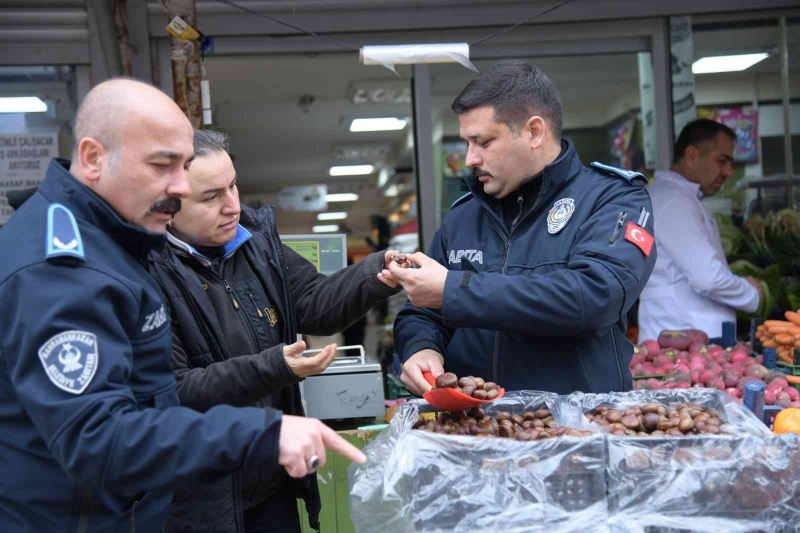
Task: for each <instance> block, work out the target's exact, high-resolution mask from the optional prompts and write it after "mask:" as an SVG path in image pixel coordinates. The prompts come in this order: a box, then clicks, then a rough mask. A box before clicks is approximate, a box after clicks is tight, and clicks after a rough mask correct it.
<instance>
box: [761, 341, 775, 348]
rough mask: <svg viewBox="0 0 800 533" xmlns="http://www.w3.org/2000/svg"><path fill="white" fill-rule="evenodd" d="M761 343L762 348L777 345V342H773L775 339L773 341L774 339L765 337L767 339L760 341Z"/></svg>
mask: <svg viewBox="0 0 800 533" xmlns="http://www.w3.org/2000/svg"><path fill="white" fill-rule="evenodd" d="M761 345H762V346H763V347H764V348H776V347H777V346H778V345H777V344H775V341H774V340H772V339H767V340H765V341H762V342H761Z"/></svg>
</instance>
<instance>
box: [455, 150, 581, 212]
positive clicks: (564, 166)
mask: <svg viewBox="0 0 800 533" xmlns="http://www.w3.org/2000/svg"><path fill="white" fill-rule="evenodd" d="M582 168H583V164H582V163H581V160H580V158H579V157H578V154H577V152H576V151H575V148H574V147H573V146H572V143H571V142H569V141H568V140H567V139H561V153H560V154H559V155H558V157H557V158H556V159H555V161H553V162H552V163H550V164H549V165H546V166H545V167H544V168H543V169H542V171H541V172H539V173H538V174H536V175H534V176H531V177H529V178H526V179H525V180H524V181H523V184H527V183H530V182H531V181H533V180H535V179H541V180H542V185H541V188H540V189H539V198H547V197H548V196H549V195H550V194H551V193H552V192H553V191H556V190H558V189H561V188H562V187H564V186H565V185H566V184H567V183H569V182H570V181H571V180H572V179H573V178H575V176H577V175H578V174H580V172H581V169H582ZM465 181H466V182H467V185H468V186H469V189H470V191H471V192H472V194H473V196H475V198H476V199H477V200H478V201H479V202H480V203H481V204H482V205H483V206H484V207H485V208H486V209H487V210H488V211H489V212H490V213H492V215H493V216H494V217H496V218H497V222H498V223H500V225H501V226H503V227H505V225H504V223H503V220H502V208H501V204H500V201H499V200H497V199H496V198H494V197H492V196H489V195H488V194H486V193H485V192H483V185H481V183H480V181H478V178H476V177H475V176H474V175H472V176H469V177H467V178H466V180H465ZM535 207H536V206H535V205H532V206H531V208H535ZM528 213H529V212H528ZM528 213H526V216H527V214H528Z"/></svg>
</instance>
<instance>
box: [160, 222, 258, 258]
mask: <svg viewBox="0 0 800 533" xmlns="http://www.w3.org/2000/svg"><path fill="white" fill-rule="evenodd" d="M252 236H253V234H252V233H250V232H249V231H248V230H247V228H245V227H244V226H242V225H241V224H237V225H236V235H234V237H233V239H231V240H229V241H228V242H226V243H225V245H224V246H223V249H224V254H223V258H225V259H227V258H229V257H230V256H232V255H233V254H234V252H236V250H238V249H239V248H241V247H242V245H244V243H246V242H247V241H249V240H250V238H251V237H252ZM167 240H168V241H169V243H170V244H171V245H173V246H175V247H176V248H178V249H180V250H183V251H184V252H186V253H187V254H189V255H190V256H192V257H194V258H196V259H197V260H198V261H200V262H201V263H202V264H204V265H205V266H207V267H209V266H211V264H212V261H211V260H210V259H209V258H208V257H206V256H205V255H203V254H202V253H200V252H199V251H198V250H197V248H195V247H194V246H192V245H191V244H189V243H188V242H185V241H182V240H181V239H179V238H178V237H176V236H175V235H173V234H172V233H171V232H169V231H168V232H167Z"/></svg>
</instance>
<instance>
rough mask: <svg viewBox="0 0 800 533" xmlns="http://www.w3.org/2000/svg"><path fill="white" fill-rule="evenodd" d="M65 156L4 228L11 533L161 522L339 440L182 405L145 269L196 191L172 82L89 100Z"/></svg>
mask: <svg viewBox="0 0 800 533" xmlns="http://www.w3.org/2000/svg"><path fill="white" fill-rule="evenodd" d="M74 134H75V135H74V137H75V148H74V151H73V157H72V159H73V160H72V162H71V163H70V162H69V161H65V160H58V159H56V160H54V161H52V162H51V164H50V167H49V168H48V171H47V175H46V177H45V179H44V181H43V182H42V183H41V185H40V187H39V188H38V191H36V192H35V193H34V194H33V196H32V197H31V198H29V199H28V200H27V201H26V202H25V203H24V204H23V205H22V206H21V207H20V208H19V209H18V210H17V211H16V213H15V214H14V215H13V216H12V217H11V218H10V220H9V221H8V224H6V225H5V226H4V227H3V228H2V230H0V248H1V249H2V250H5V251H6V252H7V253H5V255H4V256H3V261H2V263H0V301H2V302H3V312H2V313H0V331H2V332H3V336H2V338H0V463H2V472H3V475H2V476H1V477H0V531H123V530H128V531H134V530H137V531H159V530H160V529H161V527H162V525H163V524H164V521H165V520H166V517H167V511H168V507H169V504H170V502H171V499H172V492H173V490H174V489H175V488H176V487H179V486H187V485H194V484H197V483H202V482H204V481H208V480H212V479H218V478H220V477H222V476H224V475H226V474H229V473H231V472H234V471H238V470H240V469H243V468H244V469H256V470H257V469H262V468H264V467H265V465H273V466H277V465H281V466H282V467H283V468H285V469H286V471H287V473H288V474H289V475H290V476H292V477H295V478H303V477H304V476H306V475H307V474H308V472H309V471H312V470H313V469H314V468H315V467H317V466H320V465H322V464H324V462H325V449H326V448H333V449H335V450H337V451H339V452H340V453H343V454H344V455H345V456H346V457H348V458H350V459H352V460H355V461H359V462H361V461H364V460H365V457H364V455H363V454H362V453H361V452H360V451H359V450H357V449H356V448H354V447H352V446H351V445H349V444H348V443H347V442H345V441H344V440H343V439H341V438H340V437H339V436H338V435H336V433H335V432H333V431H332V430H331V429H329V428H327V427H326V426H324V425H323V424H322V423H321V422H319V421H318V420H311V419H306V418H303V417H296V416H290V415H286V416H282V415H281V413H280V412H279V411H276V410H274V409H264V408H249V407H245V408H236V407H230V406H217V407H215V408H213V409H209V410H207V411H206V412H205V413H198V412H196V411H193V410H191V409H188V408H185V407H179V406H178V395H177V393H176V382H175V376H174V374H173V373H172V370H171V368H170V366H169V354H170V351H171V347H172V341H171V335H170V326H169V317H168V315H167V313H166V308H165V307H164V304H163V301H162V298H161V295H160V293H159V289H158V286H157V285H156V282H155V281H154V280H153V279H152V278H151V277H150V276H149V275H148V273H147V271H146V270H145V268H144V265H145V262H146V258H147V255H148V254H149V253H150V252H151V251H152V250H153V249H157V248H159V247H161V246H163V245H164V243H165V237H164V232H165V230H166V226H167V223H168V222H169V221H170V220H172V217H173V215H174V214H175V213H176V212H177V210H178V209H179V208H180V200H181V198H187V197H188V196H189V194H190V192H191V189H190V187H189V181H188V179H187V169H188V168H189V165H190V164H191V161H192V159H193V158H194V155H193V149H192V127H191V125H190V124H189V121H188V120H187V119H186V117H185V116H184V115H183V113H182V112H181V111H180V109H179V108H178V107H177V106H176V105H175V103H174V102H172V100H170V98H169V97H168V96H166V95H165V94H164V93H162V92H161V91H159V90H158V89H155V88H154V87H151V86H149V85H146V84H144V83H140V82H137V81H133V80H126V79H117V80H111V81H108V82H105V83H102V84H100V85H98V86H97V87H95V88H94V89H92V90H91V91H90V92H89V93H88V94H87V96H86V98H85V99H84V101H83V102H82V103H81V106H80V108H79V109H78V112H77V115H76V118H75V126H74Z"/></svg>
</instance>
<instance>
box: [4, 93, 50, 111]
mask: <svg viewBox="0 0 800 533" xmlns="http://www.w3.org/2000/svg"><path fill="white" fill-rule="evenodd" d="M45 111H47V104H46V103H44V100H42V99H41V98H39V97H36V96H6V97H2V98H0V113H44V112H45Z"/></svg>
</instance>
